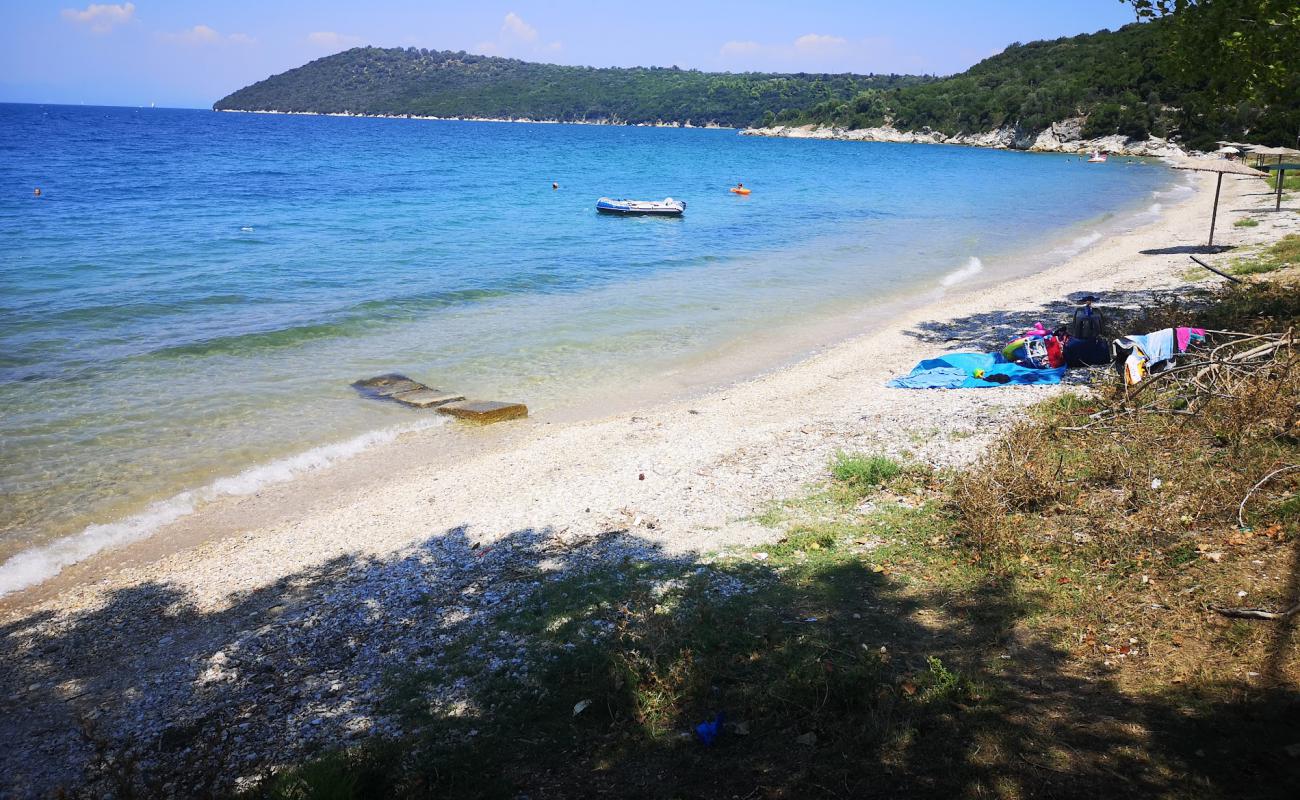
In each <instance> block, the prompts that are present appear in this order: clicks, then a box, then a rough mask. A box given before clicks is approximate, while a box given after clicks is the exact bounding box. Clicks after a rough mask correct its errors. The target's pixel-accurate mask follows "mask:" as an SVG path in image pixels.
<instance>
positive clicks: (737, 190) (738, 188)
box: [731, 186, 749, 194]
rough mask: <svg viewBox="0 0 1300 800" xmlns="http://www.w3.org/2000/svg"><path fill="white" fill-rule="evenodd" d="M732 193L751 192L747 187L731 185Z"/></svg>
mask: <svg viewBox="0 0 1300 800" xmlns="http://www.w3.org/2000/svg"><path fill="white" fill-rule="evenodd" d="M731 193H732V194H749V190H748V189H746V188H745V187H743V186H733V187H731Z"/></svg>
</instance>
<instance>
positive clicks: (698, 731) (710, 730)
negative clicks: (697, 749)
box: [695, 712, 726, 747]
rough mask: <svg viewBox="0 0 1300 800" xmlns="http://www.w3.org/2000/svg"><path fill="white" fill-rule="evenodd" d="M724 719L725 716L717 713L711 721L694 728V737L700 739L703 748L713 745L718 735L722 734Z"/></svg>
mask: <svg viewBox="0 0 1300 800" xmlns="http://www.w3.org/2000/svg"><path fill="white" fill-rule="evenodd" d="M725 719H726V718H725V716H724V715H723V714H722V713H721V712H719V713H718V715H717V716H715V717H714V718H713V719H711V720H707V721H705V722H701V723H700V724H699V725H696V726H695V735H696V736H698V737H700V741H701V742H703V743H704V746H705V747H708V746H710V745H711V744H713V742H714V741H715V740H716V739H717V738H718V734H719V733H721V732H722V723H723V722H724V721H725Z"/></svg>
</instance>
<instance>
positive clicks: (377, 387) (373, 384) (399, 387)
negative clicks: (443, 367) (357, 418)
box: [352, 373, 429, 399]
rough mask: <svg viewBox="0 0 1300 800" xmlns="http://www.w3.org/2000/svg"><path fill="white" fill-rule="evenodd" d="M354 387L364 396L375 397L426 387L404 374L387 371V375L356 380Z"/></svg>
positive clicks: (389, 395)
mask: <svg viewBox="0 0 1300 800" xmlns="http://www.w3.org/2000/svg"><path fill="white" fill-rule="evenodd" d="M352 388H354V389H356V390H357V391H358V392H360V393H361V394H363V395H365V396H366V397H372V398H375V399H381V398H389V397H393V396H394V395H397V394H400V393H403V392H414V391H416V390H418V389H428V388H429V387H427V386H425V385H424V384H422V383H417V382H415V381H413V380H411V379H410V378H408V377H406V376H405V375H398V374H397V373H389V374H388V375H377V376H375V377H373V378H367V379H366V380H364V381H356V382H355V383H353V384H352Z"/></svg>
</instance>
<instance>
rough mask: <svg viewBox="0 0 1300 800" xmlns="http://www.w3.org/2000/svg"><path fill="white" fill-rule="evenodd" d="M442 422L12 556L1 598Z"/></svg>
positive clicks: (330, 448) (362, 439)
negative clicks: (221, 504)
mask: <svg viewBox="0 0 1300 800" xmlns="http://www.w3.org/2000/svg"><path fill="white" fill-rule="evenodd" d="M446 423H447V420H446V419H445V418H442V417H438V418H433V419H428V420H424V421H422V422H420V423H417V424H414V425H403V426H398V427H392V428H385V429H382V430H378V431H371V432H369V433H364V434H362V435H360V436H356V437H353V438H351V439H348V440H346V441H342V442H336V443H334V444H327V445H321V446H320V447H314V448H312V449H311V450H307V451H305V452H302V453H298V454H296V455H292V456H287V457H285V458H281V459H277V460H275V461H271V462H269V463H266V464H259V465H257V466H253V467H249V468H248V469H246V470H244V471H243V472H240V473H238V474H236V475H231V476H228V477H225V478H218V479H217V480H215V481H213V482H212V483H210V484H208V485H207V486H204V487H202V488H199V489H192V490H189V491H185V492H181V493H180V494H178V495H175V496H173V497H170V498H168V499H166V500H159V501H157V502H155V503H153V504H152V505H150V506H149V507H148V508H146V509H145V510H144V511H141V512H140V513H138V514H133V515H131V516H129V517H126V518H125V519H121V520H118V521H117V522H108V523H102V524H95V525H89V526H87V527H86V528H85V529H84V530H83V531H81V532H80V533H75V534H72V535H71V536H65V537H63V538H61V539H57V540H55V541H53V542H51V543H49V544H46V545H42V546H40V547H33V548H31V549H30V550H24V551H22V552H21V553H17V554H16V555H14V556H11V557H10V558H9V559H8V560H7V561H5V562H4V564H3V565H0V596H3V595H6V594H9V593H10V592H16V591H18V590H19V589H26V588H27V587H29V586H34V585H36V584H38V583H40V582H41V581H44V580H47V579H49V578H52V577H54V576H55V575H57V574H59V572H60V571H62V570H63V568H64V567H67V566H71V565H72V564H75V563H77V562H78V561H82V560H84V559H86V558H89V557H90V556H92V555H94V554H96V553H98V552H100V551H101V550H106V549H108V548H110V547H120V546H121V545H124V544H129V543H131V542H136V541H140V540H141V539H146V538H148V537H149V536H151V535H152V534H153V532H154V531H156V530H158V529H159V528H161V527H163V526H164V525H169V524H171V523H173V522H175V521H176V520H178V519H181V518H182V517H185V516H187V515H189V514H192V513H193V512H194V511H195V509H197V508H198V507H199V505H200V504H202V503H207V502H211V501H213V500H216V499H218V498H221V497H240V496H244V495H250V494H253V493H255V492H257V491H260V490H261V489H263V488H265V487H267V486H274V485H275V484H279V483H286V482H288V481H291V480H293V479H294V478H297V477H299V476H300V475H303V474H306V473H308V472H314V471H316V470H321V469H326V468H328V467H330V466H332V465H334V464H336V463H338V462H339V461H343V460H345V459H348V458H351V457H353V456H355V455H357V454H358V453H361V452H363V451H365V450H368V449H370V448H372V447H375V446H376V445H381V444H385V443H387V442H391V441H393V440H394V439H396V438H397V437H398V436H400V435H401V434H403V433H407V432H409V431H416V430H424V429H426V428H432V427H434V426H437V425H444V424H446Z"/></svg>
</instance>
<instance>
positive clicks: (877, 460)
mask: <svg viewBox="0 0 1300 800" xmlns="http://www.w3.org/2000/svg"><path fill="white" fill-rule="evenodd" d="M902 471H903V467H902V465H901V464H899V463H898V462H897V461H895V460H894V459H892V458H890V457H888V456H864V455H860V454H853V455H850V454H848V453H843V452H841V453H836V454H835V460H834V461H833V462H832V464H831V475H832V476H833V477H834V478H835V480H837V481H839V482H840V483H842V484H846V485H847V486H848V487H849V488H852V489H857V490H869V489H874V488H875V487H877V486H879V485H880V484H882V483H884V482H885V481H887V480H889V479H891V478H895V477H897V476H898V475H899V474H900V473H901V472H902Z"/></svg>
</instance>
